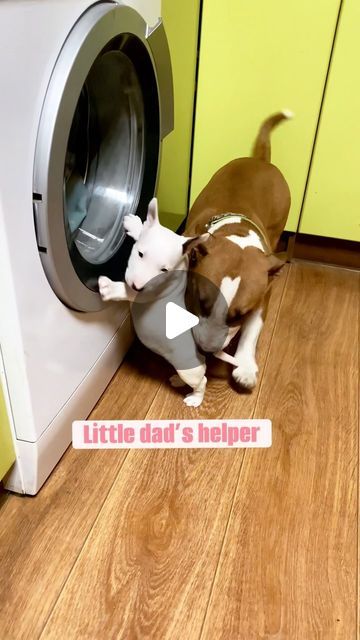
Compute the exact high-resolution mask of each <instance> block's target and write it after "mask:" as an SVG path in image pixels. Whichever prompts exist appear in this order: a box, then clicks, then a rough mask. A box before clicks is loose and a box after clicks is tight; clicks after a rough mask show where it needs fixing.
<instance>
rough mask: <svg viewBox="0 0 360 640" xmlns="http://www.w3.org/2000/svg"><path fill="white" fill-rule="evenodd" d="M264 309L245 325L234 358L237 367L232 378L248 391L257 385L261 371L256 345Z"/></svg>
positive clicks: (252, 315) (255, 313) (254, 312)
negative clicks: (256, 356)
mask: <svg viewBox="0 0 360 640" xmlns="http://www.w3.org/2000/svg"><path fill="white" fill-rule="evenodd" d="M262 313H263V309H262V308H260V309H256V310H255V311H252V312H251V313H250V314H249V316H248V318H247V319H246V321H245V322H244V324H243V327H242V331H241V336H240V340H239V344H238V346H237V349H236V353H235V356H234V359H235V361H236V362H237V367H236V369H234V371H233V372H232V376H233V378H234V380H235V382H237V383H238V384H241V385H242V386H243V387H246V388H247V389H253V388H254V387H255V385H256V376H257V372H258V370H259V368H258V366H257V364H256V359H255V354H256V345H257V342H258V339H259V336H260V333H261V329H262V328H263V325H264V322H263V319H262Z"/></svg>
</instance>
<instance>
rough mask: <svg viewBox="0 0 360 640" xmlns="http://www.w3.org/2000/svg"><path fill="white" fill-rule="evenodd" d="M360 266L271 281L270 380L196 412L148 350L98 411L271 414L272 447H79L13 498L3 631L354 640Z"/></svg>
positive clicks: (2, 532) (304, 269) (0, 605)
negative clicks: (29, 492) (37, 485)
mask: <svg viewBox="0 0 360 640" xmlns="http://www.w3.org/2000/svg"><path fill="white" fill-rule="evenodd" d="M359 305H360V274H359V273H358V272H355V271H348V270H345V269H336V268H330V267H323V266H320V265H314V264H309V263H308V264H307V263H293V264H292V265H291V266H290V267H287V268H286V270H285V272H284V273H283V274H282V276H281V277H279V278H277V279H275V281H274V288H273V294H272V297H271V303H270V308H269V313H268V317H267V320H266V324H265V328H264V331H263V334H262V336H261V340H260V345H259V354H258V356H259V357H258V359H259V363H260V377H259V383H258V386H257V388H256V390H255V391H254V392H253V393H251V394H240V393H237V392H236V391H234V390H233V389H232V388H230V386H229V385H228V383H227V381H226V380H219V379H211V380H210V382H209V385H208V389H207V394H206V399H205V402H204V404H203V406H202V407H201V410H200V411H198V412H197V411H196V410H194V409H189V408H187V407H186V406H185V405H184V404H183V402H182V395H181V393H179V392H178V391H177V390H174V389H172V388H170V387H169V386H168V383H167V377H168V375H169V372H170V370H169V368H168V367H167V365H166V364H164V363H163V362H162V361H161V360H160V359H158V358H155V357H153V356H149V354H148V352H146V351H144V350H142V348H136V349H134V350H133V351H132V352H131V354H130V355H129V357H128V358H127V360H126V361H125V363H124V364H123V366H122V367H121V368H120V369H119V371H118V373H117V374H116V376H115V377H114V379H113V380H112V382H111V384H110V385H109V387H108V389H107V390H106V392H105V394H104V395H103V397H102V398H101V400H100V402H99V403H98V405H97V407H96V408H95V410H94V412H93V414H92V415H93V417H94V418H116V417H118V418H129V419H131V418H145V417H149V418H171V417H178V418H180V417H190V416H191V417H196V416H198V415H201V417H203V418H206V417H209V418H219V417H227V418H231V417H234V418H239V417H241V418H247V417H252V416H255V417H266V418H270V419H271V420H272V421H273V445H272V447H271V448H270V449H264V450H250V449H249V450H237V451H236V450H165V451H161V450H158V451H130V452H129V453H127V452H121V451H74V450H72V449H71V448H70V449H69V450H68V451H67V452H66V454H65V455H64V457H63V458H62V460H61V461H60V463H59V465H58V466H57V468H56V469H55V471H54V473H53V474H52V476H51V478H50V479H49V480H48V481H47V483H46V485H45V486H44V487H43V489H42V490H41V492H40V493H39V494H38V495H37V496H35V497H34V498H29V497H20V496H13V495H10V494H5V493H3V494H2V495H1V496H0V637H1V640H3V639H4V640H13V639H14V640H18V639H20V640H22V639H27V638H29V639H30V638H31V640H33V639H35V638H41V640H45V639H50V638H51V639H54V640H57V639H59V640H60V639H61V640H62V639H63V638H66V639H67V638H69V639H73V638H74V639H75V638H76V639H77V638H84V639H89V640H93V639H96V640H97V639H98V638H99V639H100V638H101V639H102V638H106V639H121V640H122V639H129V640H132V639H147V638H149V639H154V640H162V639H169V640H170V639H171V640H180V639H181V640H187V639H189V640H192V639H194V640H195V639H196V640H197V639H202V640H213V639H214V640H217V639H222V638H224V639H227V640H232V639H234V640H235V639H241V640H252V639H258V638H264V639H265V638H266V639H270V638H271V639H276V640H287V639H289V640H298V639H299V640H313V639H318V638H319V639H321V640H322V639H324V640H327V639H329V640H340V639H343V640H352V639H355V638H357V637H358V616H357V608H358V587H357V583H358V575H359V565H358V542H359V540H358V520H359V508H358V502H359V501H358V492H359V449H358V441H359Z"/></svg>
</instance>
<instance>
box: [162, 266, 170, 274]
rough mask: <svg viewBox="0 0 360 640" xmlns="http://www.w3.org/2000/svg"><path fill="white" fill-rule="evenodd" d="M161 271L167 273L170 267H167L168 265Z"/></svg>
mask: <svg viewBox="0 0 360 640" xmlns="http://www.w3.org/2000/svg"><path fill="white" fill-rule="evenodd" d="M161 271H162V272H163V273H166V272H167V271H169V269H166V267H163V268H162V269H161Z"/></svg>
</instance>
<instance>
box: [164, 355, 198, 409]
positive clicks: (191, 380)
mask: <svg viewBox="0 0 360 640" xmlns="http://www.w3.org/2000/svg"><path fill="white" fill-rule="evenodd" d="M205 371H206V365H205V364H201V365H199V366H198V367H194V368H193V369H180V370H179V369H178V370H177V377H175V376H173V377H172V378H171V384H172V385H173V386H181V385H180V380H182V381H183V383H184V384H188V385H189V387H192V389H193V391H192V393H189V394H188V395H187V396H186V397H185V398H184V402H185V404H187V405H188V407H199V406H200V405H201V403H202V401H203V399H204V395H205V389H206V383H207V378H206V376H205ZM174 383H175V384H174Z"/></svg>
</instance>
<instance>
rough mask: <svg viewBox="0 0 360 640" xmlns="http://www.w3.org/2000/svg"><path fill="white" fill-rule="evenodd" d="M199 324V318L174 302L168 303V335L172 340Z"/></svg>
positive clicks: (166, 329)
mask: <svg viewBox="0 0 360 640" xmlns="http://www.w3.org/2000/svg"><path fill="white" fill-rule="evenodd" d="M197 324H199V318H198V317H197V316H194V314H193V313H190V312H189V311H186V309H183V308H182V307H179V305H178V304H175V303H174V302H168V303H167V305H166V325H165V327H166V328H165V331H166V337H167V338H168V340H172V339H173V338H176V337H177V336H180V335H181V334H182V333H185V331H189V329H192V328H193V327H196V325H197Z"/></svg>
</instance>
